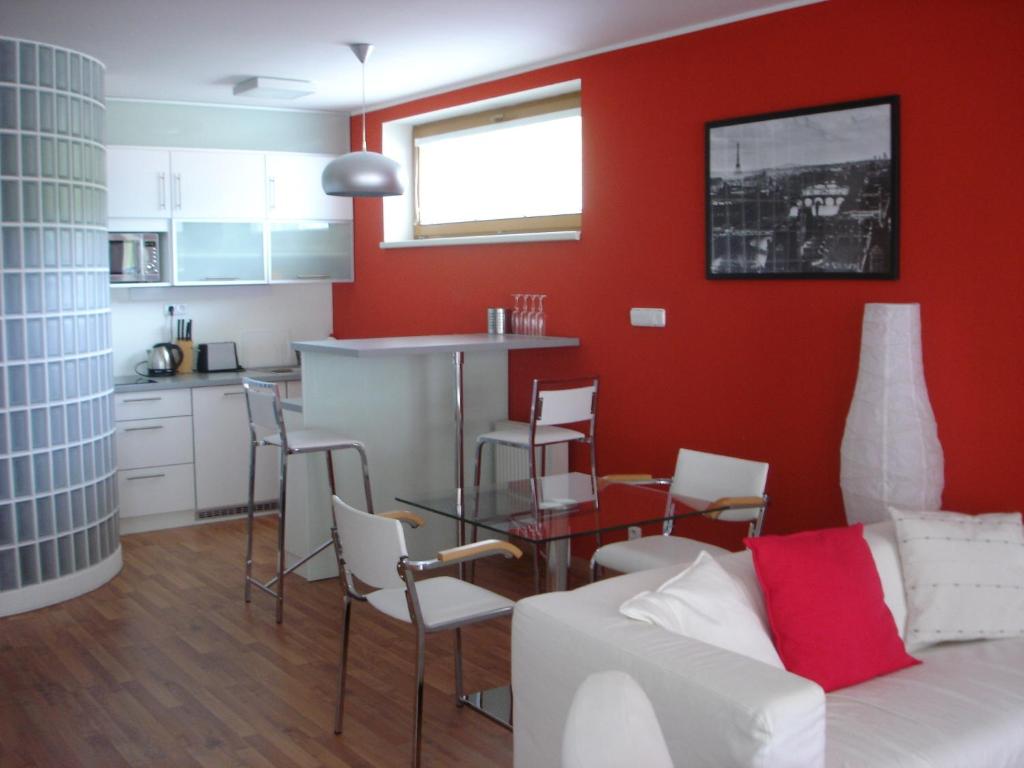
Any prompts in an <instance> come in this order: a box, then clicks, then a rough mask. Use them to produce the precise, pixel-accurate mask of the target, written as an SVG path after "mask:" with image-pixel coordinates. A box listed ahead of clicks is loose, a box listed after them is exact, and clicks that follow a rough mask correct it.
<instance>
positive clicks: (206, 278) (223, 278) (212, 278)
mask: <svg viewBox="0 0 1024 768" xmlns="http://www.w3.org/2000/svg"><path fill="white" fill-rule="evenodd" d="M241 279H242V278H240V277H204V278H203V280H241Z"/></svg>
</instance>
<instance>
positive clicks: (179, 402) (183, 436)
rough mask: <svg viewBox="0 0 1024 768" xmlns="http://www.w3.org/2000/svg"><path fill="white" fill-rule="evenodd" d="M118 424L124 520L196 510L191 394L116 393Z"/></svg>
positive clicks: (118, 477)
mask: <svg viewBox="0 0 1024 768" xmlns="http://www.w3.org/2000/svg"><path fill="white" fill-rule="evenodd" d="M114 419H115V430H116V431H115V442H116V445H117V456H118V472H117V489H118V497H119V499H120V514H121V517H122V518H124V519H130V518H133V517H143V516H146V515H155V514H160V513H163V512H180V511H187V510H193V509H195V504H196V499H195V485H194V483H195V480H194V474H193V449H192V401H191V398H190V397H189V391H188V390H187V389H175V390H160V391H158V392H130V393H127V392H126V393H123V394H122V393H118V394H116V395H114Z"/></svg>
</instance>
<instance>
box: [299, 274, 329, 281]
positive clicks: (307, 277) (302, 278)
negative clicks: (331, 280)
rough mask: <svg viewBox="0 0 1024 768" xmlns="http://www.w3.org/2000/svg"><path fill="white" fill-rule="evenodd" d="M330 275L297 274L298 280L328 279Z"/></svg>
mask: <svg viewBox="0 0 1024 768" xmlns="http://www.w3.org/2000/svg"><path fill="white" fill-rule="evenodd" d="M328 277H330V275H296V276H295V279H296V280H326V279H327V278H328Z"/></svg>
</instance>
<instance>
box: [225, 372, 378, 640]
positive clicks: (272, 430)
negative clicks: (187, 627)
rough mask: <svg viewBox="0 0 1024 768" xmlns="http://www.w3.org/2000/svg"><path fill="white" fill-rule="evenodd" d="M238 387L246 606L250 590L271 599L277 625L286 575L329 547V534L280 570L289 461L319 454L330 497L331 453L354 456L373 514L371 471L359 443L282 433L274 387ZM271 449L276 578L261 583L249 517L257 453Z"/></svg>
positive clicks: (320, 434)
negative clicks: (244, 443)
mask: <svg viewBox="0 0 1024 768" xmlns="http://www.w3.org/2000/svg"><path fill="white" fill-rule="evenodd" d="M242 387H243V390H244V392H245V405H246V409H247V411H248V414H249V437H250V440H249V504H248V510H247V515H246V545H245V602H247V603H248V602H251V601H252V588H253V587H254V586H255V587H256V588H257V589H259V590H260V591H262V592H266V593H267V594H268V595H270V596H271V597H273V598H274V600H275V602H276V604H277V606H276V614H275V615H276V621H277V623H278V624H280V623H281V622H282V621H283V620H284V579H285V576H287V575H288V574H289V573H291V572H292V571H294V570H295V569H296V568H298V567H299V566H300V565H302V564H303V563H305V562H306V561H307V560H309V559H310V558H312V557H314V556H315V555H318V554H319V553H320V552H322V551H323V550H324V549H326V548H327V547H329V546H331V542H332V541H334V539H335V537H334V532H333V530H332V532H331V536H330V538H328V539H326V540H325V541H324V542H323V543H321V544H320V545H319V546H317V547H316V548H315V549H313V551H312V552H309V553H308V554H306V555H304V556H303V557H301V558H300V559H299V560H298V562H295V563H292V564H291V565H290V566H287V567H286V566H285V548H284V535H285V520H286V517H285V512H286V511H287V492H286V491H287V487H288V458H289V457H290V456H294V455H296V454H302V453H323V454H324V456H325V457H326V459H327V483H328V486H329V487H330V489H331V495H332V496H333V495H334V494H335V493H336V492H337V491H336V488H335V483H334V458H333V457H332V455H331V452H332V451H339V450H345V449H352V450H354V451H356V453H358V454H359V461H360V463H361V465H362V470H363V492H364V493H365V494H366V497H365V498H366V508H367V509H369V510H370V511H371V512H372V511H373V495H372V494H371V492H370V471H369V469H368V467H367V462H366V448H365V446H364V445H363V444H362V443H361V442H359V441H358V440H353V439H352V438H350V437H346V436H345V435H343V434H341V433H339V432H336V431H334V430H331V429H319V428H318V429H296V430H292V431H291V432H289V431H288V430H287V429H286V428H285V423H284V412H283V410H282V408H281V393H280V392H279V390H278V388H277V384H274V383H272V382H268V381H260V380H259V379H252V378H249V377H244V378H243V379H242ZM263 447H270V448H276V449H277V451H278V456H279V460H278V489H277V558H276V559H277V569H276V570H277V573H276V574H275V575H274V576H273V578H271V579H269V580H268V581H260V580H258V579H256V578H254V577H253V575H252V566H253V562H252V534H253V516H254V514H255V501H256V500H255V494H256V449H257V448H263Z"/></svg>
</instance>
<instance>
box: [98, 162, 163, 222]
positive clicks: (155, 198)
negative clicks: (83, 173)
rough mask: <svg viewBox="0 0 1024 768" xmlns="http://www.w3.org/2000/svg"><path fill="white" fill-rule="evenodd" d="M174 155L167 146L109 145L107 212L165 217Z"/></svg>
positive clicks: (114, 214) (115, 216)
mask: <svg viewBox="0 0 1024 768" xmlns="http://www.w3.org/2000/svg"><path fill="white" fill-rule="evenodd" d="M170 179H171V155H170V153H169V152H168V151H167V150H166V149H142V148H136V147H107V215H108V216H109V217H110V218H111V219H117V218H146V219H166V218H168V217H169V216H170V215H171V212H170Z"/></svg>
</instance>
